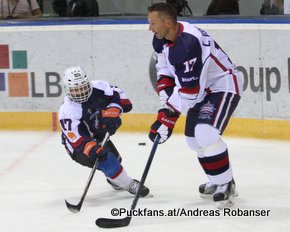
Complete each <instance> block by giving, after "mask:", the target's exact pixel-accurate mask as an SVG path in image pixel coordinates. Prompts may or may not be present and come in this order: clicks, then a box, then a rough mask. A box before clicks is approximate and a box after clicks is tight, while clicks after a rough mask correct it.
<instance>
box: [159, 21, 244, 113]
mask: <svg viewBox="0 0 290 232" xmlns="http://www.w3.org/2000/svg"><path fill="white" fill-rule="evenodd" d="M178 24H179V31H178V36H177V39H176V41H175V43H172V42H171V41H168V40H166V39H157V38H156V37H155V36H154V38H153V47H154V50H155V52H156V53H157V62H156V68H157V76H158V77H161V76H169V77H172V78H174V80H175V87H174V91H173V93H172V95H171V96H170V97H169V98H168V100H167V103H166V104H167V105H168V106H170V107H171V108H173V109H175V110H176V111H178V112H180V113H182V112H187V111H188V109H189V108H192V107H193V106H194V105H195V104H197V103H199V102H201V101H202V100H203V99H204V97H205V95H206V94H207V93H210V92H231V93H235V94H237V95H241V93H242V85H243V83H242V79H241V76H240V73H239V71H238V70H237V68H236V66H235V64H233V63H232V61H231V60H230V58H229V57H228V56H227V54H226V53H225V52H224V51H223V50H222V49H221V48H220V46H219V45H218V44H217V43H216V42H215V41H214V40H213V38H212V37H211V36H210V35H208V34H207V33H206V32H205V31H204V30H202V29H200V28H198V27H196V26H194V25H192V24H190V23H187V22H178Z"/></svg>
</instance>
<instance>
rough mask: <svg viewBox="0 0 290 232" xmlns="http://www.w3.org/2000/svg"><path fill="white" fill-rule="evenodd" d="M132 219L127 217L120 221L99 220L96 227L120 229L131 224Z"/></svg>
mask: <svg viewBox="0 0 290 232" xmlns="http://www.w3.org/2000/svg"><path fill="white" fill-rule="evenodd" d="M131 219H132V217H125V218H120V219H110V218H98V219H97V220H96V225H97V226H99V227H102V228H118V227H125V226H128V225H129V224H130V221H131Z"/></svg>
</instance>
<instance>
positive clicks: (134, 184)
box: [127, 179, 150, 197]
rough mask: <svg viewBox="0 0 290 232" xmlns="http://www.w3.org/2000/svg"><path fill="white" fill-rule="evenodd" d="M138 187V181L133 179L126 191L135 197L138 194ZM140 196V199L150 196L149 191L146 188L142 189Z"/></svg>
mask: <svg viewBox="0 0 290 232" xmlns="http://www.w3.org/2000/svg"><path fill="white" fill-rule="evenodd" d="M139 186H140V181H138V180H135V179H133V180H132V182H131V184H130V186H129V189H128V190H127V191H128V192H129V193H131V194H134V195H136V194H137V192H138V188H139ZM140 196H141V197H146V196H150V194H149V189H148V188H147V187H146V186H143V187H142V190H141V192H140Z"/></svg>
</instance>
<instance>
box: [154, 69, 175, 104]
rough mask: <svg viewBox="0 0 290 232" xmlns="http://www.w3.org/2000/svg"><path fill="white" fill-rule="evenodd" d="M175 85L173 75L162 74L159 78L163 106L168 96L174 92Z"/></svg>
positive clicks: (158, 85)
mask: <svg viewBox="0 0 290 232" xmlns="http://www.w3.org/2000/svg"><path fill="white" fill-rule="evenodd" d="M174 86H175V83H174V79H173V78H172V77H169V76H163V75H161V76H160V77H159V79H158V80H157V92H158V95H159V101H160V104H161V106H162V107H164V106H165V104H166V102H167V100H168V98H169V97H170V96H171V94H172V93H173V89H174Z"/></svg>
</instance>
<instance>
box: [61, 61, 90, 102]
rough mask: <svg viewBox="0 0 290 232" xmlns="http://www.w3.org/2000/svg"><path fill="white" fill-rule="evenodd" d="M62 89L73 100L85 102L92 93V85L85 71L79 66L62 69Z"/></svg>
mask: <svg viewBox="0 0 290 232" xmlns="http://www.w3.org/2000/svg"><path fill="white" fill-rule="evenodd" d="M63 84H64V91H65V93H66V95H67V96H68V97H69V98H70V99H71V100H72V101H74V102H77V103H83V102H86V101H87V100H88V99H89V97H90V96H91V94H92V90H93V89H92V86H91V83H90V80H89V78H88V76H87V74H86V72H85V71H84V70H83V69H82V68H81V67H79V66H76V67H71V68H68V69H66V70H65V71H64V78H63Z"/></svg>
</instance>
